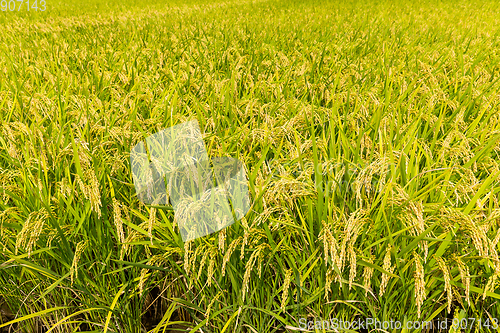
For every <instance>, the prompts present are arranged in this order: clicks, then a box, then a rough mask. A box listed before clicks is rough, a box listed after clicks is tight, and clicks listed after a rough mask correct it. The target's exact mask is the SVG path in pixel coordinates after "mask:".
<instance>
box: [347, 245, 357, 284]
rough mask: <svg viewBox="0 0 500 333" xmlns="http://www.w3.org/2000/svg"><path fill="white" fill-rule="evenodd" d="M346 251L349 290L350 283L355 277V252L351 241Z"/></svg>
mask: <svg viewBox="0 0 500 333" xmlns="http://www.w3.org/2000/svg"><path fill="white" fill-rule="evenodd" d="M347 252H348V255H349V290H351V287H352V283H353V282H354V279H355V278H356V252H355V251H354V246H353V244H352V243H350V244H349V248H348V250H347Z"/></svg>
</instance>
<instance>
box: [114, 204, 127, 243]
mask: <svg viewBox="0 0 500 333" xmlns="http://www.w3.org/2000/svg"><path fill="white" fill-rule="evenodd" d="M112 203H113V215H114V219H113V221H114V222H115V227H116V234H117V235H118V241H119V242H120V243H122V247H123V243H124V242H125V234H124V232H123V220H122V213H121V209H120V206H121V205H120V203H119V202H118V200H116V198H113V199H112Z"/></svg>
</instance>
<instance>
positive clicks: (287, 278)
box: [281, 268, 293, 312]
mask: <svg viewBox="0 0 500 333" xmlns="http://www.w3.org/2000/svg"><path fill="white" fill-rule="evenodd" d="M292 273H293V269H292V268H289V269H287V270H286V272H285V281H284V282H283V295H282V298H281V310H282V311H283V312H284V311H285V305H286V302H287V300H288V289H289V288H290V282H291V281H292Z"/></svg>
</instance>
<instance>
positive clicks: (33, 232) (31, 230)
mask: <svg viewBox="0 0 500 333" xmlns="http://www.w3.org/2000/svg"><path fill="white" fill-rule="evenodd" d="M48 217H49V213H48V212H47V210H46V209H45V208H41V209H40V210H39V211H35V212H31V213H30V214H29V215H28V218H27V220H26V221H25V222H24V225H23V228H22V229H21V231H20V232H19V234H18V235H17V239H16V250H15V252H16V254H17V251H18V249H19V248H20V247H24V249H25V250H27V251H28V258H29V257H31V252H32V249H33V246H34V245H35V243H36V242H37V241H38V238H39V237H40V234H41V233H42V230H43V227H44V225H45V221H46V220H47V219H48Z"/></svg>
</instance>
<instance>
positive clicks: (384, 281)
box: [379, 244, 394, 297]
mask: <svg viewBox="0 0 500 333" xmlns="http://www.w3.org/2000/svg"><path fill="white" fill-rule="evenodd" d="M391 250H392V245H391V244H389V245H388V246H387V249H386V250H385V256H384V264H383V266H382V268H383V269H384V270H386V271H387V272H389V273H392V272H393V271H394V267H393V266H392V265H391ZM389 279H390V275H388V274H386V273H382V282H381V283H380V290H379V297H382V295H384V293H385V288H386V287H387V284H388V283H389Z"/></svg>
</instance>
